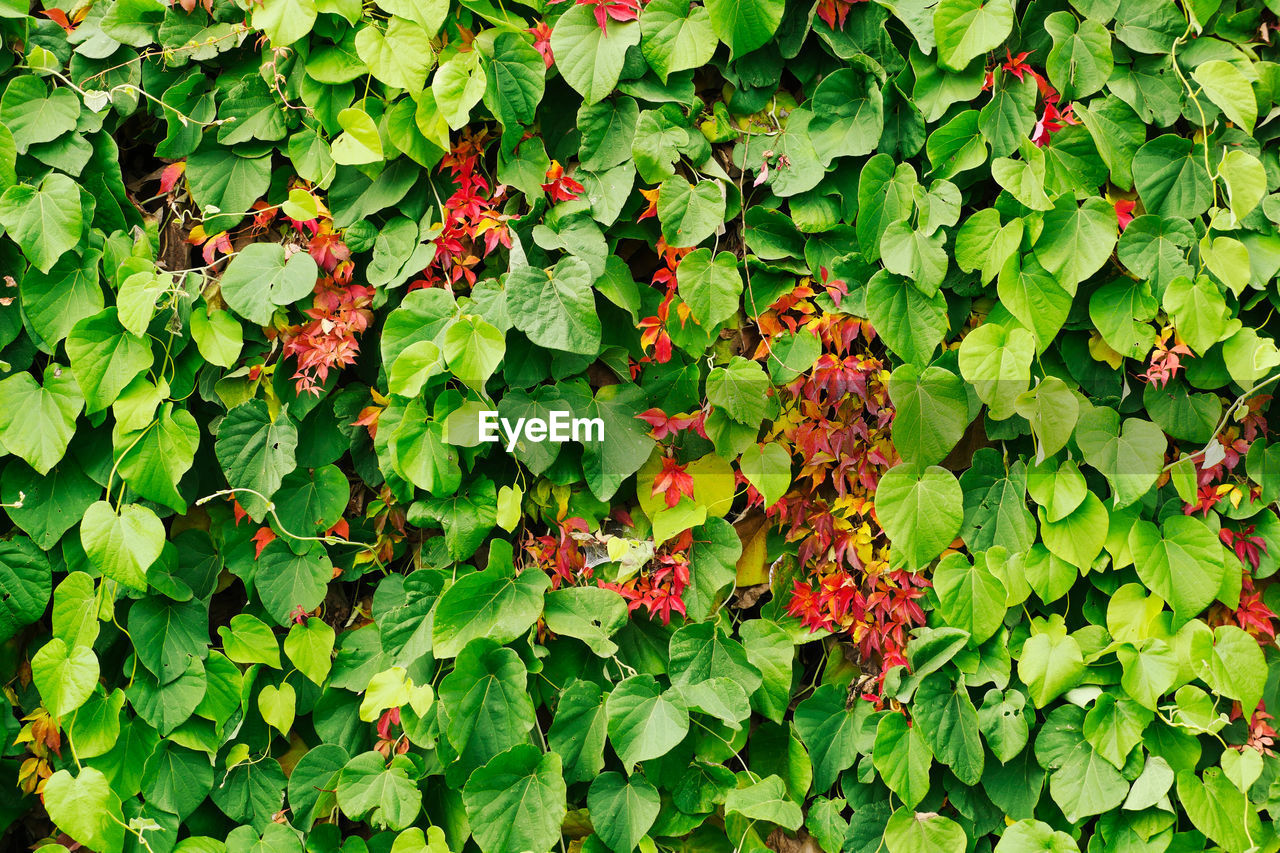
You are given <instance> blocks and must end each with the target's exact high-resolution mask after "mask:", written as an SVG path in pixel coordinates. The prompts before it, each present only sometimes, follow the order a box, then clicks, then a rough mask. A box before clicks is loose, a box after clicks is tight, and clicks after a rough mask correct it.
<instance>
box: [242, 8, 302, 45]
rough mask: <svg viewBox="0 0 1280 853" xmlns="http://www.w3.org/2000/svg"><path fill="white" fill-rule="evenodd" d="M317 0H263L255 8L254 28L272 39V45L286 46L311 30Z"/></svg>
mask: <svg viewBox="0 0 1280 853" xmlns="http://www.w3.org/2000/svg"><path fill="white" fill-rule="evenodd" d="M315 22H316V0H263V2H262V5H260V6H256V7H254V9H253V26H254V29H259V30H262V31H263V32H265V33H266V34H267V38H269V39H271V45H272V47H286V46H287V45H291V44H293V43H294V42H295V41H297V40H298V39H300V38H304V37H305V36H306V35H307V33H309V32H311V27H312V25H314V24H315Z"/></svg>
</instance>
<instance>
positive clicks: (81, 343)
mask: <svg viewBox="0 0 1280 853" xmlns="http://www.w3.org/2000/svg"><path fill="white" fill-rule="evenodd" d="M67 355H68V356H70V357H71V371H72V372H73V373H74V374H75V376H76V381H77V383H78V384H79V386H80V390H81V392H82V393H83V394H84V398H85V411H86V413H88V414H93V413H94V412H97V411H100V410H102V409H105V408H106V407H107V406H109V405H111V404H112V403H114V402H115V401H116V398H117V397H119V396H120V392H122V391H123V390H124V389H125V387H126V386H127V385H128V384H129V383H130V382H132V381H133V380H134V377H136V376H137V375H138V374H140V373H141V372H142V371H144V370H146V369H147V368H148V367H150V366H151V363H152V359H151V347H150V345H149V344H148V342H147V340H146V339H145V338H143V337H141V336H139V335H134V334H130V333H128V332H126V331H125V330H124V327H122V326H121V325H120V323H119V321H118V320H117V317H116V309H115V308H107V309H105V310H103V311H101V312H99V313H97V314H95V315H93V316H92V317H87V318H85V319H83V320H81V321H80V322H79V323H76V324H75V326H74V327H72V329H71V333H70V334H69V335H68V336H67Z"/></svg>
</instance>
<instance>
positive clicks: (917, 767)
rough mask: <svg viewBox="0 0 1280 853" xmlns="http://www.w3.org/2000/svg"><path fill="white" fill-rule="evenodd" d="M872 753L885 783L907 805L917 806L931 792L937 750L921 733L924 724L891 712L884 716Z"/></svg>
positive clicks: (910, 806) (878, 725) (877, 769)
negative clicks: (933, 750)
mask: <svg viewBox="0 0 1280 853" xmlns="http://www.w3.org/2000/svg"><path fill="white" fill-rule="evenodd" d="M871 757H872V761H873V762H874V764H875V768H876V771H877V772H878V773H879V774H880V775H881V776H882V777H883V778H884V782H885V784H886V785H888V786H889V789H890V790H891V791H893V792H894V793H895V794H897V795H898V796H899V797H901V798H902V803H903V805H905V806H906V807H907V808H909V809H913V808H915V807H916V806H917V805H918V804H919V803H920V801H921V800H923V799H924V797H925V794H927V793H928V792H929V768H930V767H931V766H932V765H933V753H931V752H930V751H929V745H928V744H927V743H925V741H924V738H923V737H922V736H921V735H920V727H919V726H913V725H910V724H909V723H908V722H907V718H906V717H905V716H904V715H902V714H896V713H890V714H885V715H884V716H883V717H881V718H880V722H879V723H878V724H877V725H876V742H875V747H874V748H873V749H872V751H871Z"/></svg>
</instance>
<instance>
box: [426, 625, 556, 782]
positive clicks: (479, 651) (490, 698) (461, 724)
mask: <svg viewBox="0 0 1280 853" xmlns="http://www.w3.org/2000/svg"><path fill="white" fill-rule="evenodd" d="M527 678H528V673H527V671H526V670H525V666H524V663H523V662H521V660H520V656H519V655H517V654H516V653H515V652H514V651H513V650H511V649H508V648H503V647H502V646H500V645H498V643H496V642H495V641H493V640H490V639H488V638H485V637H478V638H476V639H474V640H472V641H471V642H469V643H467V645H466V647H464V648H463V649H462V651H461V652H460V653H459V654H458V658H457V661H456V662H455V664H454V668H453V671H452V672H451V673H449V675H448V676H447V677H446V678H445V679H444V680H443V681H442V682H441V683H440V701H441V703H442V704H443V705H444V707H445V709H446V710H447V711H448V726H447V728H446V732H447V734H448V737H449V743H450V744H452V746H453V748H454V749H455V750H457V753H458V760H459V761H460V762H461V763H462V768H463V771H464V773H468V772H470V771H473V770H474V769H475V768H477V767H480V766H482V765H484V764H485V763H487V762H488V761H489V760H490V759H492V758H493V757H494V756H496V755H498V754H499V753H501V752H505V751H506V750H508V749H510V748H511V747H513V746H516V745H518V744H521V743H525V742H527V741H528V739H529V732H530V731H532V729H533V726H534V711H533V702H532V700H531V699H530V698H529V693H528V685H527Z"/></svg>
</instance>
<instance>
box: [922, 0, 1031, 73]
mask: <svg viewBox="0 0 1280 853" xmlns="http://www.w3.org/2000/svg"><path fill="white" fill-rule="evenodd" d="M1012 28H1013V3H1012V2H1011V1H1010V0H941V2H939V3H938V5H937V8H936V9H935V10H934V13H933V31H934V36H935V38H936V39H937V42H938V59H939V60H941V62H942V64H943V65H945V66H946V67H948V68H951V69H953V70H955V71H961V70H963V69H964V67H965V66H967V65H968V64H969V62H970V61H972V60H973V59H974V58H976V57H978V56H981V55H982V54H984V53H986V52H988V51H991V50H995V49H996V48H997V47H999V46H1000V45H1001V43H1003V42H1004V40H1005V38H1006V37H1008V35H1009V32H1010V30H1012Z"/></svg>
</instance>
